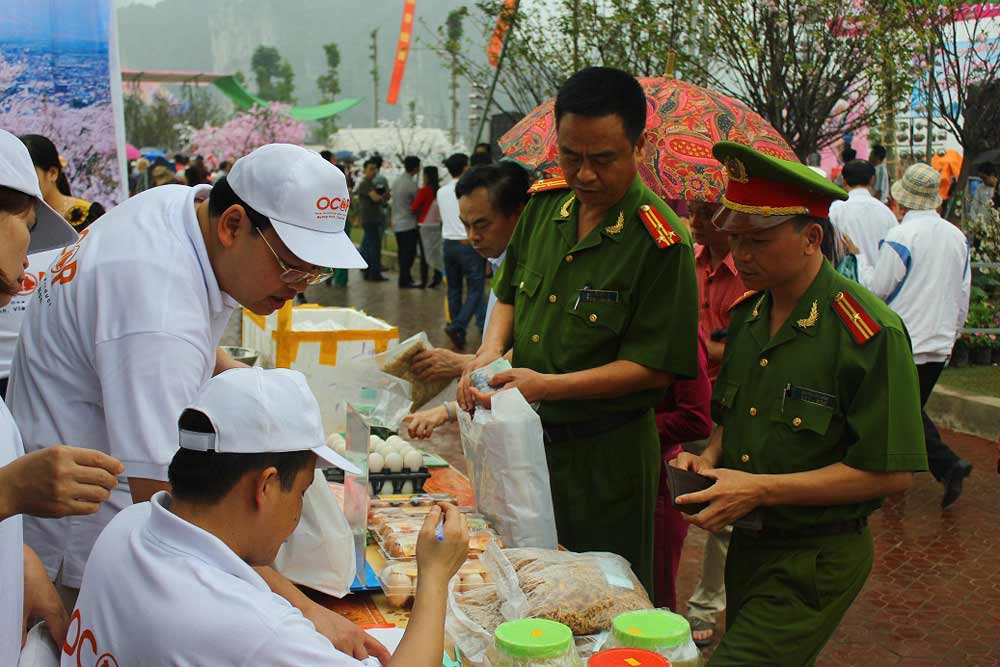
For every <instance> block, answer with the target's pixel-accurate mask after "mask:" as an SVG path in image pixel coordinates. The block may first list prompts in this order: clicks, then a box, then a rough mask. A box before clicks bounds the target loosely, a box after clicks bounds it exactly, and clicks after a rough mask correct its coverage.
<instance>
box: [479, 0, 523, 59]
mask: <svg viewBox="0 0 1000 667" xmlns="http://www.w3.org/2000/svg"><path fill="white" fill-rule="evenodd" d="M517 1H518V0H504V3H503V8H502V9H501V10H500V16H498V17H497V26H496V28H494V29H493V37H492V38H491V39H490V46H489V49H488V50H487V51H486V55H487V56H488V57H489V60H490V65H492V66H493V67H496V66H497V65H498V64H500V52H501V51H503V38H504V37H505V36H506V35H507V31H508V30H510V21H511V19H512V18H513V16H514V12H516V11H517Z"/></svg>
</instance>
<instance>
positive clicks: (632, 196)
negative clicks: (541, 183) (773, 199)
mask: <svg viewBox="0 0 1000 667" xmlns="http://www.w3.org/2000/svg"><path fill="white" fill-rule="evenodd" d="M644 204H645V205H648V206H650V207H653V208H655V209H656V210H657V211H659V212H660V213H661V214H662V215H663V217H664V218H666V219H667V220H668V222H669V224H670V226H671V227H672V228H673V231H674V232H675V233H676V234H677V236H678V237H679V241H678V242H676V243H674V244H673V245H670V246H667V247H666V248H662V249H661V248H659V247H658V246H657V244H656V242H655V241H654V239H653V237H652V236H651V235H650V233H649V231H648V230H647V229H646V226H645V225H644V224H643V222H642V221H641V220H640V218H639V215H638V211H639V207H640V206H642V205H644ZM578 207H579V203H578V202H576V201H575V197H574V195H573V193H572V192H571V191H569V190H556V191H549V192H543V193H540V194H536V195H535V196H533V197H532V199H531V201H530V202H529V203H528V205H527V207H526V208H525V209H524V212H523V213H522V214H521V218H520V221H519V222H518V225H517V229H516V231H515V232H514V236H513V238H512V239H511V242H510V246H509V247H508V249H507V255H506V257H505V259H504V263H503V265H502V266H501V267H500V271H499V272H498V273H497V275H496V277H495V278H494V280H493V284H494V292H495V293H496V296H497V299H498V300H500V301H502V302H504V303H508V304H513V305H514V366H518V367H525V368H531V369H533V370H535V371H538V372H540V373H558V374H562V373H571V372H574V371H581V370H586V369H590V368H596V367H598V366H602V365H604V364H608V363H611V362H612V361H616V360H619V359H622V360H628V361H633V362H635V363H637V364H641V365H643V366H646V367H649V368H652V369H655V370H659V371H666V372H669V373H673V374H675V375H677V376H681V377H693V376H694V375H695V373H696V370H697V363H698V359H697V336H698V304H697V298H698V287H697V283H696V280H695V268H694V253H693V250H692V247H691V237H690V234H689V232H688V230H687V228H686V227H685V226H684V225H683V224H682V223H681V222H680V220H679V219H678V218H677V216H676V215H675V214H674V212H673V211H672V210H670V207H669V206H667V205H666V204H665V203H664V202H663V200H661V199H660V198H659V197H657V196H656V195H655V194H653V193H652V192H651V191H650V190H649V189H648V188H647V187H646V186H645V185H644V184H643V182H642V180H641V179H640V178H639V177H638V176H636V178H635V180H634V181H633V183H632V185H631V186H630V187H629V189H628V191H627V192H626V193H625V196H624V197H622V199H621V201H620V202H618V204H616V205H615V206H613V207H612V208H611V209H610V210H609V211H608V214H607V217H606V218H605V220H604V221H603V222H602V223H601V224H600V225H599V226H598V227H596V228H595V229H594V230H592V231H591V232H590V233H589V234H588V235H587V236H586V237H585V238H584V239H583V240H582V241H577V212H578ZM581 290H587V291H581ZM661 395H662V392H661V391H657V390H649V391H643V392H637V393H634V394H629V395H627V396H622V397H619V398H616V399H614V400H572V401H546V402H543V403H542V405H541V407H540V409H539V414H540V415H541V417H542V420H543V421H544V422H546V423H550V424H560V423H569V422H579V421H587V420H591V419H594V418H595V417H599V416H601V415H602V414H609V413H615V412H627V411H633V410H638V409H642V408H652V407H654V406H655V405H656V403H657V401H658V400H659V398H660V397H661Z"/></svg>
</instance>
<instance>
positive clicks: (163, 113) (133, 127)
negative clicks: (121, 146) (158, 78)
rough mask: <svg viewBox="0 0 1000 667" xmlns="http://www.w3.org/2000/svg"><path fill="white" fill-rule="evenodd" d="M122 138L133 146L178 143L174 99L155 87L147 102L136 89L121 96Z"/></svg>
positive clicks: (175, 103)
mask: <svg viewBox="0 0 1000 667" xmlns="http://www.w3.org/2000/svg"><path fill="white" fill-rule="evenodd" d="M124 112H125V138H126V140H127V141H128V142H129V143H130V144H132V145H134V146H158V147H160V148H164V149H166V150H170V149H172V148H177V147H178V146H179V145H180V143H181V142H180V134H179V132H178V127H177V125H178V123H179V122H180V120H179V114H180V112H179V109H178V105H177V102H176V101H174V100H173V99H171V97H170V96H169V95H168V94H167V93H166V92H164V91H162V90H158V91H157V92H156V93H155V94H154V95H153V97H152V99H151V100H150V101H149V103H148V104H147V103H146V102H144V101H143V99H142V96H141V95H140V94H139V93H138V92H129V91H126V94H125V95H124Z"/></svg>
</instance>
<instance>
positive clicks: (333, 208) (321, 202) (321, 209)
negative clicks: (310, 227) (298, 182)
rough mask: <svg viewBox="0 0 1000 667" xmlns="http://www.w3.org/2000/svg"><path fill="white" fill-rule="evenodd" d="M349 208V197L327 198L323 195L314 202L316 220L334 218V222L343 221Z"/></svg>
mask: <svg viewBox="0 0 1000 667" xmlns="http://www.w3.org/2000/svg"><path fill="white" fill-rule="evenodd" d="M350 208H351V198H350V197H327V196H325V195H324V196H321V197H320V198H319V199H317V200H316V219H317V220H324V219H327V218H334V219H336V220H343V219H344V218H346V217H347V211H348V209H350Z"/></svg>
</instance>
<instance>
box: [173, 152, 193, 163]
mask: <svg viewBox="0 0 1000 667" xmlns="http://www.w3.org/2000/svg"><path fill="white" fill-rule="evenodd" d="M190 161H191V160H190V158H188V157H187V156H186V155H184V154H183V153H178V154H177V155H175V156H174V162H176V163H177V164H188V163H189V162H190Z"/></svg>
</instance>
